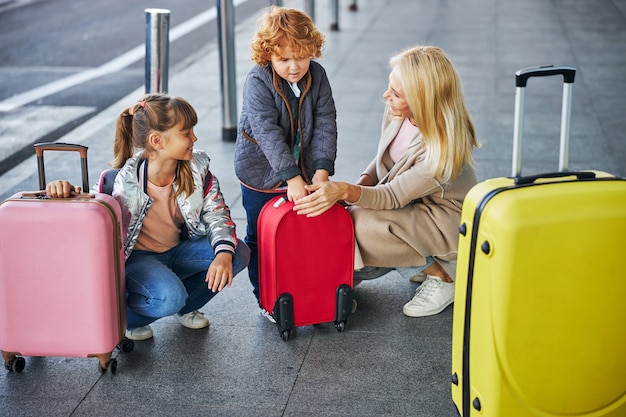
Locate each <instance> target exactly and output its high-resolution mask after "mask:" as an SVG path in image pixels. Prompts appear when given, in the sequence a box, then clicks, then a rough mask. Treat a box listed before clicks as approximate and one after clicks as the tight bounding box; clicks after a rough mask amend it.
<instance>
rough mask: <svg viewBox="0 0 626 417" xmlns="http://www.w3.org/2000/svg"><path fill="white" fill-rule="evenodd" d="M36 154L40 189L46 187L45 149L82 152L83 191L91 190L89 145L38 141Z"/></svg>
mask: <svg viewBox="0 0 626 417" xmlns="http://www.w3.org/2000/svg"><path fill="white" fill-rule="evenodd" d="M34 147H35V154H36V155H37V168H38V171H39V189H40V190H45V189H46V169H45V166H44V161H43V153H44V151H75V152H78V153H79V154H80V165H81V174H82V178H83V193H88V192H89V170H88V168H87V149H88V148H87V147H86V146H83V145H75V144H71V143H61V142H43V143H36V144H35V145H34Z"/></svg>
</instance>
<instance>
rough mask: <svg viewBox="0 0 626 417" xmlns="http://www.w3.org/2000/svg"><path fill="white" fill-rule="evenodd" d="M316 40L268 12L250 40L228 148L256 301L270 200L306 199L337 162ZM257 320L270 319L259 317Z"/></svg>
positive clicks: (303, 27) (278, 11) (294, 18)
mask: <svg viewBox="0 0 626 417" xmlns="http://www.w3.org/2000/svg"><path fill="white" fill-rule="evenodd" d="M323 44H324V35H322V34H321V33H320V32H319V30H318V29H317V28H316V27H315V25H314V23H313V21H312V20H311V18H310V17H309V16H307V15H306V14H305V13H303V12H301V11H299V10H294V9H286V8H283V7H275V6H273V7H270V8H268V9H267V11H266V12H265V13H264V14H263V16H262V17H261V19H260V25H259V29H258V31H257V33H256V35H255V36H254V39H253V40H252V46H251V59H252V61H253V62H254V63H255V64H256V65H255V66H254V67H253V68H252V69H251V70H250V72H249V74H248V76H247V78H246V82H245V85H244V89H243V103H242V110H241V117H240V120H239V127H238V133H237V142H236V148H235V156H234V161H235V173H236V175H237V177H238V178H239V181H240V182H241V196H242V204H243V207H244V209H245V210H246V219H247V229H246V237H245V239H244V240H245V242H246V243H247V244H248V246H249V247H250V249H251V251H252V253H251V259H250V263H249V265H248V274H249V278H250V282H251V283H252V286H253V292H254V295H255V296H256V298H257V300H259V276H258V249H257V220H258V217H259V212H260V211H261V208H262V207H263V205H264V204H265V203H266V202H267V201H269V200H271V199H272V198H273V197H275V196H276V195H280V194H285V193H286V194H287V198H288V199H289V200H290V201H294V200H297V199H298V198H300V197H304V196H306V195H307V194H308V191H307V190H306V189H305V188H304V186H305V184H311V183H317V182H321V181H327V180H328V177H329V176H331V175H333V174H334V171H335V158H336V154H337V121H336V109H335V102H334V100H333V96H332V91H331V87H330V83H329V81H328V77H327V76H326V71H325V70H324V68H323V67H322V66H321V65H320V64H319V63H317V62H315V61H313V59H315V58H319V57H321V55H322V46H323ZM261 313H262V314H263V315H265V316H266V317H268V318H269V319H270V320H272V319H271V316H270V315H269V314H268V313H267V312H266V311H264V310H263V309H262V310H261Z"/></svg>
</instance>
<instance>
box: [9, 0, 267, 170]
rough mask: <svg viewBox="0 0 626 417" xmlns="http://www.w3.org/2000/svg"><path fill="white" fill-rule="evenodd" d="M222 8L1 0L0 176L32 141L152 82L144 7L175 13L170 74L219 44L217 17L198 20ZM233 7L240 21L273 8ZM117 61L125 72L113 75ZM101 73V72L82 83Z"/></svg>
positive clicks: (196, 0) (53, 135)
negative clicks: (147, 75)
mask: <svg viewBox="0 0 626 417" xmlns="http://www.w3.org/2000/svg"><path fill="white" fill-rule="evenodd" d="M218 3H219V1H207V0H168V1H166V2H162V3H161V4H158V5H157V4H155V2H154V1H144V0H142V1H137V0H133V1H127V0H107V1H106V2H97V1H96V2H94V1H92V0H13V1H10V0H9V1H7V0H0V175H1V174H3V173H5V172H7V171H8V170H10V169H11V168H12V167H14V166H15V165H17V164H18V163H19V162H21V161H22V160H23V159H25V158H26V157H28V156H30V155H32V153H33V151H32V144H33V143H36V142H41V141H54V140H56V139H58V138H59V137H61V136H63V135H64V134H66V133H67V132H69V131H71V130H72V129H74V128H76V127H77V126H79V125H80V124H82V123H84V122H85V121H87V120H88V119H89V118H91V117H93V116H94V115H95V114H97V113H98V112H99V111H101V110H103V109H105V108H107V107H108V106H110V105H111V104H113V103H115V102H116V101H117V100H119V99H120V98H122V97H124V96H126V95H127V94H128V93H129V92H131V91H134V90H135V89H137V88H139V87H141V86H143V85H145V61H144V56H145V46H144V42H145V36H146V35H145V32H146V12H145V9H147V8H151V7H163V8H167V9H169V10H170V11H171V14H170V45H169V56H170V68H169V71H170V76H171V75H172V74H173V73H175V71H177V69H180V68H184V66H186V65H188V64H189V62H190V60H193V59H194V55H196V54H198V52H199V51H200V50H202V49H203V48H205V47H206V46H207V45H208V44H210V43H215V42H216V41H217V37H218V27H217V22H216V19H215V18H210V17H206V18H205V19H204V20H202V21H201V24H199V23H197V22H198V18H199V17H200V18H201V17H203V16H207V12H208V11H209V9H211V8H214V7H215V6H216V5H217V4H218ZM234 4H235V5H238V6H236V8H235V22H238V21H240V20H241V19H245V18H247V17H248V16H250V15H251V14H252V13H254V12H256V11H258V10H259V8H262V7H266V6H268V5H269V4H270V3H269V2H268V1H267V0H245V1H243V2H242V1H241V0H239V1H234ZM194 19H195V21H196V23H195V24H194ZM133 52H135V53H134V54H133ZM120 60H122V62H123V63H122V64H119V62H120ZM116 62H117V63H118V64H117V67H119V68H116V69H115V70H113V71H106V68H110V65H111V64H112V63H116ZM100 70H102V75H99V76H95V77H92V78H91V79H87V80H86V81H83V82H80V81H76V80H78V79H80V77H81V76H83V75H85V74H89V72H90V71H100ZM86 78H89V77H86ZM64 81H67V83H66V84H67V85H63V86H62V87H58V84H59V83H61V82H64ZM55 82H56V83H57V84H56V85H57V88H52V87H53V86H54V85H55ZM57 90H58V91H57ZM22 98H23V100H20V99H22ZM42 114H45V115H46V116H47V117H46V118H45V120H42Z"/></svg>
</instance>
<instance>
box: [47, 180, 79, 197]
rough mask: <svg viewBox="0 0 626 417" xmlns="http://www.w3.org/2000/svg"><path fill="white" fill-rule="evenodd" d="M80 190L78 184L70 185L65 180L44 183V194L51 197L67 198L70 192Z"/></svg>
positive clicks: (75, 192)
mask: <svg viewBox="0 0 626 417" xmlns="http://www.w3.org/2000/svg"><path fill="white" fill-rule="evenodd" d="M80 191H81V189H80V187H79V186H76V185H72V184H70V182H69V181H66V180H56V181H52V182H49V183H48V185H46V194H48V196H49V197H53V198H68V197H69V196H71V195H72V193H74V194H80Z"/></svg>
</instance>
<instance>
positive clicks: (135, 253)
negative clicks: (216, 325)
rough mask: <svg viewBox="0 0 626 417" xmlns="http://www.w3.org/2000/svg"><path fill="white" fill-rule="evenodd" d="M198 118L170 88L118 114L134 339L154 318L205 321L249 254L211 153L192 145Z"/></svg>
mask: <svg viewBox="0 0 626 417" xmlns="http://www.w3.org/2000/svg"><path fill="white" fill-rule="evenodd" d="M197 121H198V117H197V115H196V112H195V110H194V109H193V107H192V106H191V105H190V104H189V103H188V102H187V101H185V100H184V99H182V98H177V97H170V96H168V95H166V94H151V95H147V96H145V97H144V98H143V99H142V100H140V101H139V102H138V103H137V104H135V105H134V106H132V107H130V108H128V109H125V110H124V111H122V113H121V114H120V115H119V116H118V118H117V131H116V135H115V143H114V147H113V151H114V160H113V161H112V162H111V165H112V166H113V167H114V168H119V169H120V170H119V172H118V174H117V176H116V177H115V182H114V184H113V192H112V195H113V197H115V199H116V200H117V201H118V202H119V203H120V206H121V208H122V223H123V233H124V236H125V238H124V253H125V257H126V302H127V312H128V329H127V331H126V337H128V338H129V339H132V340H145V339H149V338H151V337H152V336H153V333H152V329H151V327H150V325H149V324H150V323H152V322H153V321H155V320H157V319H159V318H161V317H165V316H170V315H174V316H175V317H176V318H177V319H178V321H179V322H180V323H181V324H182V325H183V326H185V327H188V328H191V329H200V328H204V327H207V326H208V325H209V320H208V319H207V318H206V317H205V316H204V314H203V313H201V312H199V311H198V309H199V308H201V307H202V306H204V305H205V304H206V303H207V302H208V301H209V300H211V298H213V296H214V295H215V294H216V293H217V292H218V291H221V290H222V289H224V287H226V286H229V287H230V285H231V283H232V280H233V276H235V275H237V273H239V272H240V271H241V270H242V269H244V268H245V267H246V265H247V263H248V260H249V256H250V250H249V249H248V247H247V246H246V245H245V244H244V243H243V242H241V241H240V240H238V239H237V236H236V234H235V224H234V223H233V221H232V220H231V217H230V210H229V208H228V206H227V205H226V203H225V202H224V198H223V196H222V193H221V191H220V187H219V183H218V181H217V178H215V177H214V176H213V175H212V174H211V172H210V171H209V161H210V159H209V157H208V155H207V154H206V153H204V152H202V151H198V150H195V149H194V148H193V145H194V143H195V142H196V141H197V140H198V139H197V138H196V136H195V134H194V131H193V127H194V126H195V124H196V123H197ZM136 150H138V151H137V152H136V153H135V151H136ZM46 191H47V193H48V195H50V196H51V197H69V196H70V193H71V191H74V192H80V187H76V186H72V185H71V184H70V183H69V182H67V181H63V180H62V181H55V182H51V183H49V184H48V186H47V187H46Z"/></svg>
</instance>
